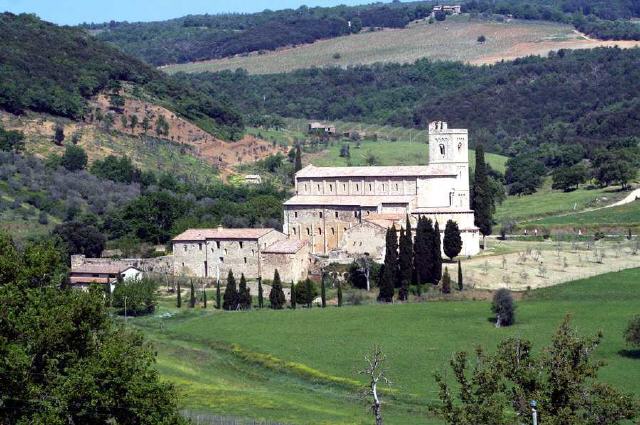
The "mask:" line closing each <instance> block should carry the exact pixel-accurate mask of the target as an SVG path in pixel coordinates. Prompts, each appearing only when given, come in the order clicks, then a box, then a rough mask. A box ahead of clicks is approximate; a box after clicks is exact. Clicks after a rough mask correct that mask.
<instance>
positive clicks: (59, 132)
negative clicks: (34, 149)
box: [53, 124, 64, 145]
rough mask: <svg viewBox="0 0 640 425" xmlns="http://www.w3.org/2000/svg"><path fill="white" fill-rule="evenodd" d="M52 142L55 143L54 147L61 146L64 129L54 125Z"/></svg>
mask: <svg viewBox="0 0 640 425" xmlns="http://www.w3.org/2000/svg"><path fill="white" fill-rule="evenodd" d="M53 140H54V141H55V142H56V145H62V142H64V127H63V126H62V125H60V124H56V128H55V130H54V134H53Z"/></svg>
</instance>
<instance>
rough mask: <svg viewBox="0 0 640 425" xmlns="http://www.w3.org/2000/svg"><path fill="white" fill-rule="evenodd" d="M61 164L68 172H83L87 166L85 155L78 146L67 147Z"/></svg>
mask: <svg viewBox="0 0 640 425" xmlns="http://www.w3.org/2000/svg"><path fill="white" fill-rule="evenodd" d="M61 163H62V166H63V167H64V168H66V169H67V170H69V171H79V170H84V168H85V167H86V166H87V153H86V152H85V151H84V149H82V148H81V147H80V146H76V145H68V146H67V147H66V149H65V150H64V155H62V161H61Z"/></svg>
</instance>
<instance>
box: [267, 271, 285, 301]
mask: <svg viewBox="0 0 640 425" xmlns="http://www.w3.org/2000/svg"><path fill="white" fill-rule="evenodd" d="M269 302H270V303H271V308H272V309H274V310H282V309H283V308H284V304H285V303H286V302H287V300H286V298H285V296H284V291H283V290H282V282H281V281H280V273H278V269H276V271H275V273H274V274H273V284H272V286H271V292H270V293H269Z"/></svg>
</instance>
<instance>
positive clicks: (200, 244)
mask: <svg viewBox="0 0 640 425" xmlns="http://www.w3.org/2000/svg"><path fill="white" fill-rule="evenodd" d="M198 249H199V250H200V251H202V243H199V244H198Z"/></svg>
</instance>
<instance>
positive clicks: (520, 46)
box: [161, 15, 640, 74]
mask: <svg viewBox="0 0 640 425" xmlns="http://www.w3.org/2000/svg"><path fill="white" fill-rule="evenodd" d="M481 35H484V36H485V38H486V41H485V42H484V43H479V42H478V41H477V39H478V37H479V36H481ZM613 45H618V46H620V47H633V46H638V45H640V41H601V40H595V39H590V38H588V37H585V36H582V35H580V34H579V33H577V32H576V31H575V30H574V29H573V27H572V26H570V25H567V24H562V23H554V22H544V21H526V20H511V21H508V22H505V21H503V22H498V21H496V20H488V19H484V18H470V16H468V15H465V16H456V17H451V18H449V19H447V20H446V21H443V22H439V21H434V22H433V23H432V24H428V23H427V22H426V21H424V20H421V21H417V22H413V23H411V24H410V25H408V26H407V27H405V28H396V29H385V30H382V31H373V32H369V31H364V32H361V33H359V34H353V35H348V36H341V37H336V38H330V39H325V40H319V41H316V42H314V43H312V44H304V45H300V46H297V47H287V48H282V49H279V50H276V51H272V52H259V53H258V52H254V53H252V54H249V55H236V56H233V57H227V58H223V59H216V60H208V61H202V62H191V63H183V64H174V65H166V66H163V67H161V69H162V70H163V71H165V72H167V73H170V74H174V73H176V72H205V71H221V70H235V69H238V68H242V69H246V70H247V71H248V72H249V73H250V74H272V73H280V72H290V71H293V70H296V69H302V68H309V67H333V66H339V67H347V66H354V65H368V64H373V63H413V62H415V61H416V60H418V59H421V58H430V59H433V60H449V61H462V62H467V63H472V64H488V63H496V62H500V61H502V60H512V59H515V58H518V57H523V56H528V55H542V56H546V55H547V54H548V53H549V52H550V51H552V50H559V49H590V48H594V47H599V46H613Z"/></svg>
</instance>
